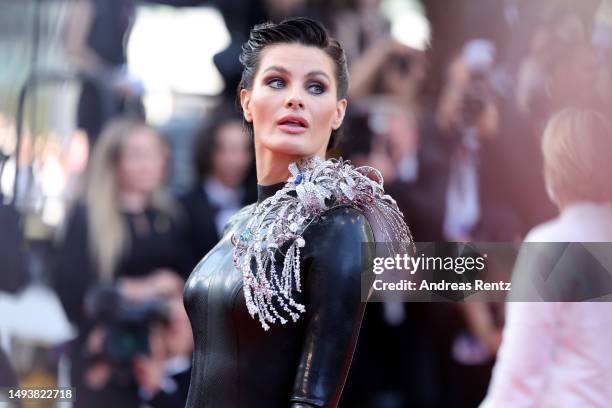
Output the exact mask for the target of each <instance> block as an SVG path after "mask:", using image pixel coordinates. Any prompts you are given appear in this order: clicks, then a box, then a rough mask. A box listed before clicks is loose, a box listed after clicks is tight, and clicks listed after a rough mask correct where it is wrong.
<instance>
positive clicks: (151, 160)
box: [54, 118, 193, 407]
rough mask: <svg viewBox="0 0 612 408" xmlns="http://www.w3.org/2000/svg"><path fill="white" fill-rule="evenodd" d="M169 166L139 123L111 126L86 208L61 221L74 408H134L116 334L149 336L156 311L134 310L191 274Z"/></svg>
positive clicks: (59, 287) (155, 138) (60, 283)
mask: <svg viewBox="0 0 612 408" xmlns="http://www.w3.org/2000/svg"><path fill="white" fill-rule="evenodd" d="M167 160H168V157H167V148H166V146H165V144H164V142H163V141H162V139H161V138H160V136H159V135H158V134H157V133H156V132H155V131H154V130H153V129H152V128H150V127H148V126H146V125H145V124H144V123H142V122H141V121H139V120H134V119H124V118H120V119H116V120H114V121H113V122H111V123H110V124H109V125H108V126H107V127H106V128H105V130H104V132H103V134H102V135H101V137H100V140H99V143H98V144H97V145H96V147H95V148H94V151H93V154H92V159H91V162H90V169H89V178H88V182H87V187H86V192H85V197H84V200H83V203H82V204H80V205H77V206H76V208H75V209H74V210H73V213H72V215H71V217H70V219H69V220H68V222H67V226H66V231H65V237H64V240H63V242H62V245H61V248H60V250H59V256H58V265H57V268H56V273H55V276H54V287H55V289H56V291H57V293H58V295H59V297H60V300H61V301H62V304H63V306H64V308H65V310H66V313H67V315H68V317H69V319H70V320H71V321H72V322H74V323H75V324H76V326H77V328H78V330H79V336H78V339H77V341H76V344H75V345H74V348H73V350H72V351H73V352H72V364H73V366H72V378H73V384H74V385H75V386H76V387H77V388H78V389H79V395H80V396H79V399H78V401H77V404H79V406H84V407H96V406H108V404H111V405H116V406H129V407H133V406H136V405H135V404H136V403H137V401H138V399H139V398H138V391H137V386H136V382H135V379H134V377H133V375H132V373H131V367H130V363H131V361H130V360H131V357H132V355H131V351H130V350H125V349H124V348H123V345H121V344H120V345H119V346H118V350H117V349H115V348H113V347H115V346H116V343H117V342H116V341H115V340H117V339H118V337H117V335H116V334H117V333H125V331H122V329H123V328H125V327H127V326H129V327H128V328H131V327H133V326H134V325H135V326H136V327H137V328H138V329H139V331H138V333H139V334H142V333H143V332H146V331H147V329H148V323H149V320H153V319H152V317H151V316H157V315H156V314H155V313H154V312H155V311H156V310H158V309H160V308H161V307H160V308H157V309H156V307H157V305H156V304H155V305H149V306H146V305H145V306H142V307H138V306H135V305H134V304H139V303H146V302H149V301H151V300H152V299H154V298H155V296H156V293H157V292H158V291H160V290H161V289H162V288H164V287H165V286H172V285H176V283H175V282H176V279H177V277H182V279H184V278H185V277H186V276H187V274H188V273H189V270H190V268H191V267H192V264H191V260H192V259H193V257H192V256H191V254H190V251H189V249H188V242H187V239H186V231H185V227H184V225H183V221H182V219H181V216H180V210H179V208H178V206H177V204H175V203H174V201H173V200H172V199H171V198H170V197H169V196H168V195H166V194H165V193H164V192H163V190H162V184H163V181H164V173H165V169H166V162H167ZM101 286H110V287H111V288H112V289H110V291H109V290H107V291H106V292H105V291H102V290H99V288H100V287H101ZM179 286H182V284H181V285H179ZM86 293H87V295H86ZM105 296H106V297H105ZM128 301H129V302H131V303H129V302H128ZM124 303H125V304H127V306H124ZM128 303H129V304H128ZM86 310H87V313H86ZM134 310H136V312H134ZM130 313H131V314H130ZM160 314H163V313H160ZM134 316H136V318H135V319H136V321H135V322H133V321H132V320H134V319H132V318H133V317H134ZM139 316H140V317H139ZM130 319H132V320H130ZM102 322H103V323H102ZM126 322H131V323H133V324H132V326H130V325H129V324H127V323H126ZM126 324H127V326H126ZM120 329H121V330H120ZM141 329H142V330H141ZM130 334H132V332H130V331H129V330H128V334H127V336H128V337H129V335H130ZM140 337H142V336H140ZM111 340H113V341H111ZM119 340H120V338H119ZM130 341H131V342H132V343H134V342H135V343H137V344H139V345H140V343H138V342H137V341H133V340H130ZM130 341H127V343H126V344H127V345H129V344H131V343H130ZM119 343H121V341H119ZM146 348H147V344H146V342H144V344H142V349H144V350H146ZM113 353H118V354H119V356H120V357H119V358H117V359H116V360H120V362H119V363H118V362H116V361H115V360H114V358H113V357H111V354H113ZM115 374H117V375H115Z"/></svg>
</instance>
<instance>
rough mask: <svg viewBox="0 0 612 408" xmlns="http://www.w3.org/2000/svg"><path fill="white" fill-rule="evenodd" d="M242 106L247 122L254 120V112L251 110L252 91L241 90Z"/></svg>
mask: <svg viewBox="0 0 612 408" xmlns="http://www.w3.org/2000/svg"><path fill="white" fill-rule="evenodd" d="M240 106H242V114H243V115H244V120H246V121H247V122H252V121H253V114H252V112H251V92H249V91H248V90H247V89H241V90H240Z"/></svg>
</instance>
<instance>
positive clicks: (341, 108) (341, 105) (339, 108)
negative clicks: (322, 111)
mask: <svg viewBox="0 0 612 408" xmlns="http://www.w3.org/2000/svg"><path fill="white" fill-rule="evenodd" d="M347 105H348V101H347V100H346V99H345V98H342V99H340V100H338V102H336V116H335V118H334V120H333V121H332V129H333V130H338V128H339V127H340V125H342V121H343V120H344V115H345V114H346V106H347Z"/></svg>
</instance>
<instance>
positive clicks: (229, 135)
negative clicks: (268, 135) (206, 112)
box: [212, 120, 252, 187]
mask: <svg viewBox="0 0 612 408" xmlns="http://www.w3.org/2000/svg"><path fill="white" fill-rule="evenodd" d="M215 145H216V148H215V153H214V154H213V158H212V173H213V175H214V176H215V177H217V178H218V179H219V180H220V181H221V182H222V183H223V184H225V185H226V186H229V187H238V186H239V185H240V184H241V183H242V182H243V181H244V178H245V176H246V173H247V172H248V170H249V166H250V165H251V160H252V155H251V149H252V148H251V140H250V138H249V136H248V135H247V134H246V133H245V131H244V129H243V127H242V122H239V121H237V120H234V121H229V122H226V123H224V124H223V125H222V126H220V127H219V129H218V130H217V134H216V137H215Z"/></svg>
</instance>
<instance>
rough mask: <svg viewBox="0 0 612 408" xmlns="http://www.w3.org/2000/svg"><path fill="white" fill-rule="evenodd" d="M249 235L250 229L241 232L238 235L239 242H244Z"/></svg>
mask: <svg viewBox="0 0 612 408" xmlns="http://www.w3.org/2000/svg"><path fill="white" fill-rule="evenodd" d="M250 235H251V229H250V228H247V229H245V230H244V231H242V233H241V234H240V240H241V241H246V240H247V239H248V238H249V236H250Z"/></svg>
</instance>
